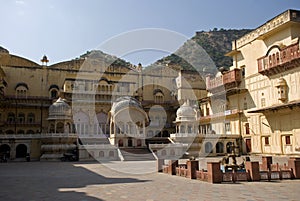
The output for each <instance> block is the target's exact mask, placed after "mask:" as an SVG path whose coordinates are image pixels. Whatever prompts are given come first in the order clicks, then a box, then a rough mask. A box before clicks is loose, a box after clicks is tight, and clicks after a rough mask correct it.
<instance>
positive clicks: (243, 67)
mask: <svg viewBox="0 0 300 201" xmlns="http://www.w3.org/2000/svg"><path fill="white" fill-rule="evenodd" d="M241 69H242V77H243V78H244V77H245V75H246V68H245V66H242V67H241Z"/></svg>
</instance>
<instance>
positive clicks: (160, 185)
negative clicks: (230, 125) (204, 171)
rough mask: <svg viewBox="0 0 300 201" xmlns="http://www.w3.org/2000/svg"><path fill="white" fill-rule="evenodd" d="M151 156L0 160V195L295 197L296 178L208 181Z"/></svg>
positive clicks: (148, 199)
mask: <svg viewBox="0 0 300 201" xmlns="http://www.w3.org/2000/svg"><path fill="white" fill-rule="evenodd" d="M155 163H156V162H155V161H145V162H143V161H139V162H135V161H128V162H116V161H115V162H107V163H103V164H100V163H96V162H93V163H91V162H89V163H87V162H86V163H83V162H74V163H71V162H8V163H0V179H1V184H0V200H8V201H10V200H22V201H24V200H31V201H40V200H43V201H46V200H80V201H87V200H92V201H97V200H98V201H100V200H131V201H132V200H139V201H140V200H144V201H154V200H173V201H176V200H178V201H179V200H180V201H184V200H197V201H198V200H299V196H300V192H299V189H300V180H284V181H272V182H241V183H236V184H232V183H225V184H210V183H206V182H201V181H198V180H190V179H186V178H183V177H178V176H170V175H166V174H162V173H157V172H155V167H156V164H155Z"/></svg>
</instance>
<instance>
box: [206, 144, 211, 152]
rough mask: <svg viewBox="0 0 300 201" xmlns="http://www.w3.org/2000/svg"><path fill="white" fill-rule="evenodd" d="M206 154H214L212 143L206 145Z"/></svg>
mask: <svg viewBox="0 0 300 201" xmlns="http://www.w3.org/2000/svg"><path fill="white" fill-rule="evenodd" d="M205 153H212V144H211V143H210V142H207V143H205Z"/></svg>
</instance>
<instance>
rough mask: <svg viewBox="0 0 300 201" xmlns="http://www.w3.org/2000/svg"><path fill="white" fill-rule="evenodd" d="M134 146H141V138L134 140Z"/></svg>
mask: <svg viewBox="0 0 300 201" xmlns="http://www.w3.org/2000/svg"><path fill="white" fill-rule="evenodd" d="M136 146H137V147H140V146H142V140H140V139H137V141H136Z"/></svg>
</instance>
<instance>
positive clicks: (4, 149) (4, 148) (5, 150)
mask: <svg viewBox="0 0 300 201" xmlns="http://www.w3.org/2000/svg"><path fill="white" fill-rule="evenodd" d="M4 154H5V156H6V158H9V157H10V146H9V145H7V144H2V145H1V146H0V155H1V156H3V155H4Z"/></svg>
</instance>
